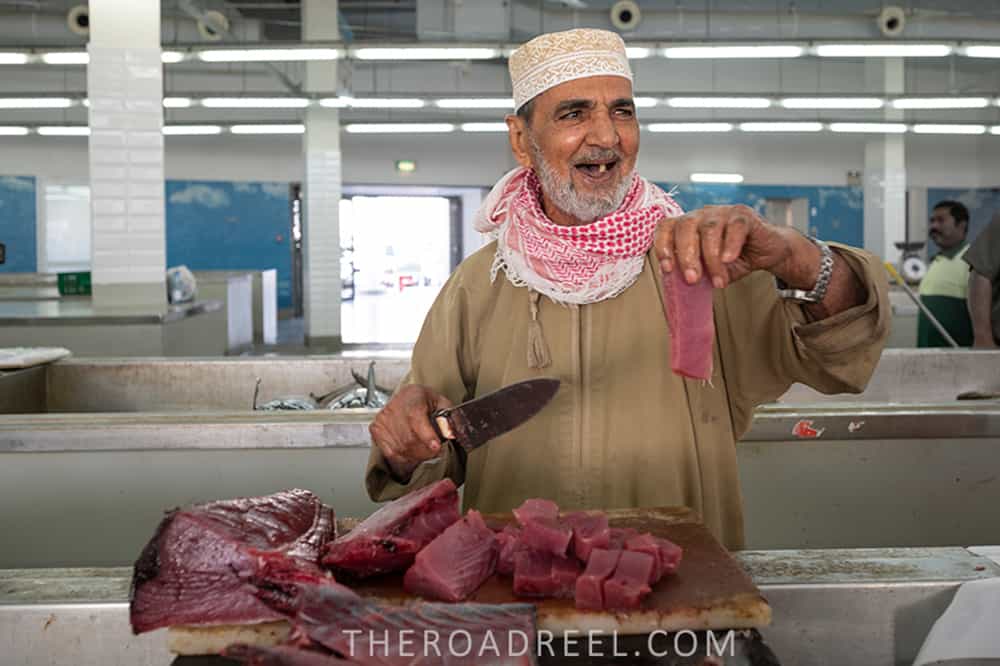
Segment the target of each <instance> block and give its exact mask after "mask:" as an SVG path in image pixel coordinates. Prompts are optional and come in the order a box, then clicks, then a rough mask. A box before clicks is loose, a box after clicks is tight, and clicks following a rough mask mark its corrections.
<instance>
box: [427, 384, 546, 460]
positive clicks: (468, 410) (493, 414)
mask: <svg viewBox="0 0 1000 666" xmlns="http://www.w3.org/2000/svg"><path fill="white" fill-rule="evenodd" d="M560 383H561V382H560V381H559V380H558V379H551V378H548V377H543V378H539V379H528V380H525V381H523V382H517V383H515V384H510V385H509V386H505V387H503V388H502V389H498V390H496V391H494V392H493V393H489V394H487V395H484V396H481V397H479V398H474V399H473V400H469V401H466V402H463V403H462V404H460V405H456V406H454V407H449V408H448V409H439V410H438V411H436V412H434V413H433V414H431V423H432V424H433V425H434V428H435V429H436V430H437V432H438V436H440V437H441V438H442V439H446V440H451V441H453V442H455V443H457V444H458V445H459V446H461V447H462V448H463V449H465V450H466V451H471V450H473V449H475V448H477V447H480V446H482V445H483V444H485V443H486V442H488V441H490V440H491V439H494V438H495V437H498V436H500V435H502V434H504V433H505V432H508V431H510V430H513V429H514V428H516V427H517V426H519V425H521V424H522V423H524V422H525V421H527V420H528V419H530V418H531V417H532V416H534V415H535V414H537V413H538V412H540V411H541V409H542V408H543V407H545V405H547V404H548V403H549V401H550V400H552V398H553V397H554V396H555V394H556V392H557V391H558V390H559V384H560Z"/></svg>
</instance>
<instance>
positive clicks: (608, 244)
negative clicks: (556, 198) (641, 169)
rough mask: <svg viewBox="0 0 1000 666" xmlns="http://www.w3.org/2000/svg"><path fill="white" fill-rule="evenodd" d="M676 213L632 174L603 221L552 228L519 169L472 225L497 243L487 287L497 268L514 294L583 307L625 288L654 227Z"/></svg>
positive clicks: (537, 187) (528, 173) (526, 172)
mask: <svg viewBox="0 0 1000 666" xmlns="http://www.w3.org/2000/svg"><path fill="white" fill-rule="evenodd" d="M682 213H683V211H682V210H681V207H680V206H679V205H678V204H677V202H676V201H674V200H673V199H672V198H671V197H670V196H669V195H668V194H667V193H666V192H664V191H663V190H662V189H660V188H659V187H657V186H656V185H654V184H653V183H651V182H649V181H648V180H646V179H645V178H642V177H640V176H639V175H638V174H636V175H634V176H633V177H632V185H631V187H630V188H629V190H628V194H626V195H625V200H624V201H623V202H622V205H621V207H620V208H619V209H618V210H617V211H615V212H614V213H612V214H611V215H608V216H606V217H602V218H600V219H598V220H595V221H594V222H591V223H590V224H583V225H579V226H574V227H569V226H564V225H560V224H556V223H554V222H552V220H550V219H549V218H548V217H547V216H546V215H545V213H544V211H543V210H542V204H541V184H540V183H539V180H538V177H537V176H536V175H535V172H534V171H532V170H531V169H528V168H525V167H519V168H517V169H514V170H513V171H511V172H510V173H508V174H507V175H505V176H504V177H503V178H501V179H500V181H499V182H498V183H497V184H496V185H495V186H494V187H493V189H492V191H490V193H489V195H488V196H487V197H486V200H485V201H484V202H483V205H482V206H481V207H480V208H479V210H478V211H477V212H476V216H475V220H474V225H475V228H476V230H477V231H480V232H482V233H485V234H488V235H490V236H492V237H495V238H496V239H497V241H498V242H497V253H496V257H495V259H494V261H493V273H492V279H494V280H495V279H496V276H497V273H498V272H499V270H500V269H501V268H502V269H503V270H504V272H505V273H506V275H507V279H508V280H509V281H510V282H511V283H512V284H514V285H515V286H519V287H529V288H531V289H534V290H535V291H537V292H539V293H540V294H544V295H545V296H548V297H549V298H551V299H552V300H554V301H557V302H560V303H574V304H577V305H585V304H588V303H596V302H598V301H603V300H606V299H608V298H614V297H615V296H617V295H619V294H621V293H622V292H623V291H625V290H626V289H628V288H629V287H630V286H632V283H634V282H635V280H636V278H638V277H639V274H640V273H641V272H642V266H643V262H644V261H645V256H646V253H647V252H648V251H649V248H650V246H651V245H652V244H653V234H654V232H655V231H656V224H657V222H659V221H660V220H661V219H663V218H664V217H672V216H677V215H681V214H682Z"/></svg>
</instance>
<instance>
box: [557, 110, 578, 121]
mask: <svg viewBox="0 0 1000 666" xmlns="http://www.w3.org/2000/svg"><path fill="white" fill-rule="evenodd" d="M579 117H580V112H579V111H570V112H569V113H564V114H563V115H562V116H561V117H560V120H575V119H576V118H579Z"/></svg>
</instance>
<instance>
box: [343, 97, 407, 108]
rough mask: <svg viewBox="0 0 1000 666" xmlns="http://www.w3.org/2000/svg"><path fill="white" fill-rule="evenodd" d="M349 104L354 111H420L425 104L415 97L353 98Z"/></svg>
mask: <svg viewBox="0 0 1000 666" xmlns="http://www.w3.org/2000/svg"><path fill="white" fill-rule="evenodd" d="M347 104H348V106H350V107H351V108H354V109H420V108H423V106H424V104H425V102H424V100H422V99H417V98H415V97H352V98H350V99H348V100H347Z"/></svg>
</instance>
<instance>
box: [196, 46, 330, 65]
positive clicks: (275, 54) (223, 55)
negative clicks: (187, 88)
mask: <svg viewBox="0 0 1000 666" xmlns="http://www.w3.org/2000/svg"><path fill="white" fill-rule="evenodd" d="M197 55H198V59H199V60H202V61H204V62H293V61H301V60H336V59H337V58H338V57H340V53H339V52H338V51H337V49H206V50H204V51H198V54H197Z"/></svg>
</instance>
